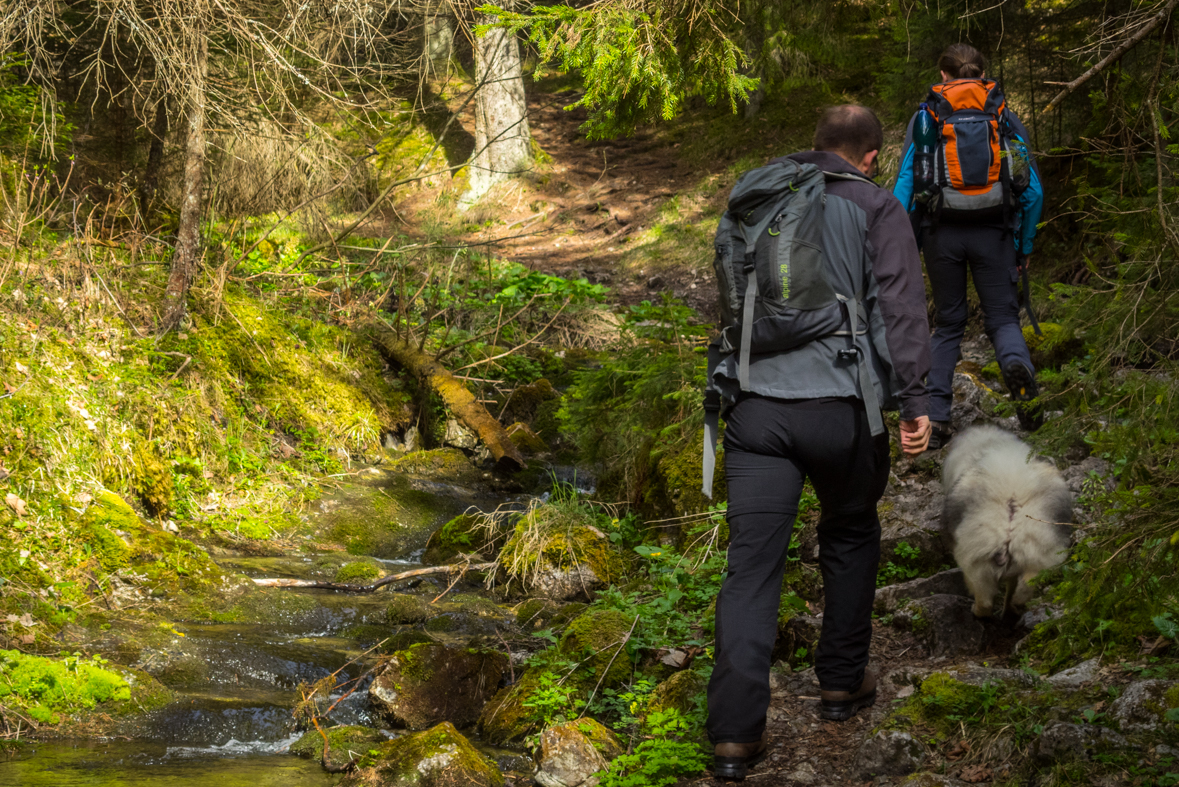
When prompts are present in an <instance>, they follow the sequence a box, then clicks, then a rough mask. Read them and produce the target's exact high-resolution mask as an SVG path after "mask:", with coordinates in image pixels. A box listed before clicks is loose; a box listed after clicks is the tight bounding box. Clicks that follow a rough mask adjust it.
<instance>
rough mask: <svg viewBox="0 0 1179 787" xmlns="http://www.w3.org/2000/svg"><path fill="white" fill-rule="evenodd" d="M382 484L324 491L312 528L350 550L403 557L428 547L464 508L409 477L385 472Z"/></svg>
mask: <svg viewBox="0 0 1179 787" xmlns="http://www.w3.org/2000/svg"><path fill="white" fill-rule="evenodd" d="M464 461H465V460H464ZM382 483H383V485H382V486H373V485H360V484H355V485H349V486H346V487H344V488H343V489H338V490H335V491H333V492H331V493H330V494H327V495H324V497H323V498H321V499H320V500H319V502H318V503H317V504H316V505H315V506H314V507H312V509H311V510H310V511H309V512H308V519H309V522H310V524H311V526H312V527H313V528H314V529H315V530H316V531H317V532H319V533H320V537H321V538H322V539H324V540H327V541H332V542H334V543H337V544H339V545H341V546H342V547H344V549H345V550H347V551H348V553H350V554H353V555H366V556H370V557H377V558H399V557H404V556H406V555H408V554H410V553H411V552H413V551H414V550H417V549H421V548H422V547H424V546H425V545H426V542H427V541H428V540H429V538H430V534H431V533H433V532H434V531H435V530H437V529H438V527H439V526H440V525H441V524H442V523H443V522H445V521H447V520H448V519H450V518H451V517H453V516H454V515H455V514H457V513H459V511H460V510H461V508H462V505H461V504H460V503H459V502H458V501H457V500H454V499H452V498H447V497H441V496H438V495H433V494H430V493H428V492H424V491H421V490H417V489H414V488H413V487H412V486H411V484H410V482H409V479H407V478H404V477H398V476H384V477H383V480H382Z"/></svg>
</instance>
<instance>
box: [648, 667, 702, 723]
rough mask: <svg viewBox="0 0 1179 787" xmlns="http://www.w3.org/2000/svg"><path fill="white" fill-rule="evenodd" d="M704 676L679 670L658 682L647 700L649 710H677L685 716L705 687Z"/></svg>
mask: <svg viewBox="0 0 1179 787" xmlns="http://www.w3.org/2000/svg"><path fill="white" fill-rule="evenodd" d="M706 686H707V684H706V683H705V680H704V678H702V677H701V676H700V673H698V672H695V671H693V670H681V671H679V672H677V673H675V674H674V675H672V676H671V677H670V678H668V679H667V680H665V681H663V682H662V683H660V684H659V685H658V686H656V687H655V689H654V690H653V691H652V692H651V698H650V700H648V702H647V709H648V710H650V711H664V710H669V709H675V710H678V711H679V712H680V713H682V714H684V715H685V716H686V715H687V714H688V713H690V712H691V710H692V707H693V706H694V705H695V704H696V702H697V700H699V699H700V698H701V697H702V696H703V694H704V690H705V688H706Z"/></svg>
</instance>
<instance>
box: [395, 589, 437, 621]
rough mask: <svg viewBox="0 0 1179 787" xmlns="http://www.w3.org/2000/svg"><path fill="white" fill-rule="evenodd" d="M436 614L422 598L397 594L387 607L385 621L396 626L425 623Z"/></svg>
mask: <svg viewBox="0 0 1179 787" xmlns="http://www.w3.org/2000/svg"><path fill="white" fill-rule="evenodd" d="M434 614H435V610H434V609H433V608H432V607H431V606H430V604H429V602H427V601H426V600H425V599H424V598H422V597H421V596H413V595H410V594H408V593H396V594H394V595H393V599H392V600H391V601H390V602H389V605H388V606H387V607H385V619H386V620H388V621H389V622H390V623H392V624H393V625H395V626H401V625H406V624H412V623H424V622H425V621H427V620H429V619H430V618H431V617H432V616H433V615H434Z"/></svg>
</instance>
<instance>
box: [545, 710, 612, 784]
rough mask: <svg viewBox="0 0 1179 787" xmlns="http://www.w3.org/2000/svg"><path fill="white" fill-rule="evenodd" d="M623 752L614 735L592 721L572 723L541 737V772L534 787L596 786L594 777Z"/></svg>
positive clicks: (558, 727)
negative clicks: (548, 786)
mask: <svg viewBox="0 0 1179 787" xmlns="http://www.w3.org/2000/svg"><path fill="white" fill-rule="evenodd" d="M623 751H624V749H623V747H622V744H621V743H620V742H619V741H618V738H617V737H616V736H615V735H614V733H612V732H610V731H609V730H608V729H606V728H605V727H603V726H602V725H601V724H599V723H598V722H597V721H595V720H594V719H590V718H582V719H573V720H572V721H567V722H564V723H562V724H557V725H554V726H552V727H549V728H548V729H547V730H545V731H544V732H542V733H541V734H540V753H539V755H540V756H539V757H538V760H539V765H540V770H539V772H538V773H537V774H536V783H537V784H543V785H557V784H567V785H569V784H572V785H580V784H591V783H593V784H596V783H597V779H595V778H594V774H596V773H599V772H601V771H604V770H605V769H606V768H607V767H609V764H610V760H612V759H613V758H615V757H617V756H619V755H620V754H622V752H623Z"/></svg>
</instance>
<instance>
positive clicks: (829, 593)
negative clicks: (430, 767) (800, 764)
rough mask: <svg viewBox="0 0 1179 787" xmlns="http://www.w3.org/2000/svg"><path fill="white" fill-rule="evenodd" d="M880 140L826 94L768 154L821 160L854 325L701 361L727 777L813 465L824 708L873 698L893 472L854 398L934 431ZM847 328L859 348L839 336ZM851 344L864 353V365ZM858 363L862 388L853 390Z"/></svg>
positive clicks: (740, 773)
mask: <svg viewBox="0 0 1179 787" xmlns="http://www.w3.org/2000/svg"><path fill="white" fill-rule="evenodd" d="M882 142H883V132H882V130H881V126H880V122H879V120H877V118H876V116H875V115H874V114H873V113H872V111H871V110H869V109H866V108H864V107H859V106H840V107H833V108H831V109H829V110H827V112H826V113H825V114H824V115H823V117H822V119H821V120H820V122H819V124H818V128H817V129H816V131H815V139H814V147H815V149H814V150H811V151H806V152H802V153H795V154H793V155H791V156H788V157H785V158H783V159H775V160H774V161H772V162H770V164H769V165H767V166H768V167H773V166H774V165H775V163H777V162H793V164H792V165H791V166H793V165H814V166H816V167H818V168H819V169H820V170H822V171H823V172H824V173H826V174H825V180H826V197H825V201H824V208H823V214H822V215H823V228H822V242H823V243H822V245H823V247H824V251H825V256H826V260H827V263H825V264H826V270H825V277H826V279H827V281H828V283H829V284H830V285H831V287H832V288H833V289H834V290H835V293H836V296H837V297H838V298H839V300H840V302H841V303H843V304H845V306H846V307H847V308H848V311H850V314H851V318H850V319H852V320H853V321H854V322H855V323H857V325H856V326H855V330H854V332H853V331H850V330H847V329H846V326H845V328H844V330H842V331H837V332H836V333H834V334H831V335H826V336H821V337H819V338H816V339H813V340H809V341H806V342H805V343H803V344H801V345H800V346H795V347H792V348H791V349H786V350H780V351H772V352H757V342H758V335H757V334H758V332H757V330H754V332H753V333H752V334H751V335H752V336H753V342H754V348H753V349H752V350H751V351H750V353H749V355H748V358H749V361H748V368H747V369H744V370H742V369H741V368H740V365H741V357H742V353H741V352H740V351H739V350H737V349H736V348H735V346H734V347H730V346H728V345H724V344H723V342H722V348H721V349H722V350H724V349H728V350H730V352H728V354H727V355H726V356H725V357H723V358H721V359H719V362H718V363H717V364H716V365H715V369H714V371H713V374H712V375H711V383H712V384H713V386H714V387H715V389H716V390H719V391H720V394H721V398H722V399H724V400H725V402H726V403H727V409H726V410H725V414H724V418H725V423H726V428H725V436H724V446H725V475H726V480H727V483H728V491H729V502H728V513H727V516H728V522H729V533H730V543H729V552H728V555H729V563H728V573H727V575H726V577H725V581H724V584H723V587H722V589H721V592H720V596H719V597H718V599H717V607H716V648H715V655H716V666H715V669H714V670H713V673H712V679H711V681H710V683H709V687H708V725H707V726H708V733H709V737H710V739H711V740H712V742H713V743H714V744H715V749H714V772H715V774H716V776H717V777H719V778H722V779H729V780H741V779H744V777H745V774H746V772H747V770H748V768H749V767H750V766H752V765H753V764H755V763H756V762H758V761H760V759H761V758H762V757H764V755H765V752H766V740H765V736H764V733H765V724H766V717H765V714H766V710H767V708H768V706H769V701H770V689H769V669H770V663H771V657H772V652H773V646H774V640H775V636H776V633H777V622H778V607H779V602H780V597H781V590H782V574H783V567H784V565H785V560H786V551H787V549H788V547H789V545H790V534H791V530H792V528H793V525H794V519H795V516H796V514H797V512H798V504H799V498H800V495H801V492H802V486H803V482H804V481H805V480H806V479H808V478H809V479H810V481H811V483H812V484H813V486H814V489H815V492H816V493H817V495H818V497H819V503H820V506H821V509H822V515H821V518H820V522H819V526H818V536H819V564H820V568H821V571H822V575H823V585H824V598H825V609H824V614H823V628H822V634H821V636H820V638H819V645H818V650H817V655H816V660H815V672H816V675H817V677H818V679H819V684H820V689H821V704H820V712H821V715H822V717H823V718H825V719H831V720H843V719H847V718H850V717H851V715H852V714H854V713H855V712H856V710H858V709H860V708H862V707H865V706H867V705H870V704H871V703H872V702H874V701H875V697H876V678H875V676H874V675H872V674H871V673H870V672H868V671H867V670H866V667H867V664H868V646H869V644H870V641H871V636H872V620H871V614H872V601H873V597H874V594H875V589H876V570H877V563H878V561H879V557H880V520H879V518H878V517H877V513H876V504H877V502H878V501H879V499H880V497H881V495H882V494H883V492H884V488H885V485H886V483H887V482H888V473H889V446H888V442H889V438H888V433H887V432H886V431H884V429H883V426H882V424H881V423H880V413H879V409H876V411H875V412H870V410H869V406H866V404H865V402H866V401H869V400H874V401H875V402H877V403H880V405H882V406H883V407H885V408H899V409H900V416H901V445H902V449H903V450H904V451H905V453H907V454H913V455H915V454H919V453H921V452H922V451H923V450H925V446H926V443H927V441H928V439H929V419H928V409H929V397H928V394H927V393H926V389H925V376H926V375H927V373H928V372H929V363H930V350H929V325H928V321H927V318H926V306H925V285H924V282H923V280H922V275H921V262H920V258H919V257H918V253H917V246H916V242H915V240H914V238H913V233H912V231H911V229H910V226H909V222H908V219H907V217H906V214H905V210H904V208H903V207H902V205H901V204H900V203H899V202H898V201H897V200H896V198H895V197H893V196H892V194H891V193H889V192H888V191H887V190H885V189H882V188H880V187H878V186H877V185H876V184H875V183H874V182H873V181H872V180H871V179H870V177H869V176H870V175H871V174H872V173H873V172H874V171H875V162H876V156H877V153H878V152H879V150H880V146H881V143H882ZM804 169H805V168H804ZM805 171H806V172H808V173H809V172H812V170H805ZM739 186H740V184H739ZM738 191H739V188H735V189H734V194H735V195H736V194H737V193H738ZM732 209H733V203H732V202H730V210H732ZM772 229H773V227H772V226H771V230H772ZM770 234H774V233H773V232H771V233H770ZM750 292H752V290H750ZM764 295H765V293H764V291H763V292H762V293H761V294H760V295H759V296H758V297H759V298H762V297H764ZM749 313H752V312H749ZM759 322H760V321H759ZM756 325H757V323H755V326H756ZM745 328H746V326H741V328H740V330H744V329H745ZM763 328H764V326H763ZM763 333H764V330H763ZM853 341H854V343H855V347H856V348H857V350H855V351H849V350H848V347H849V343H851V342H853ZM733 344H739V342H738V341H737V340H733ZM765 346H766V345H765V344H764V343H763V344H762V348H763V349H764V347H765ZM861 353H863V354H864V355H863V356H861V355H860V354H861ZM859 357H863V358H864V359H865V360H867V361H869V363H867V364H866V365H865V366H864V367H863V368H864V370H865V376H861V374H860V373H859V372H858V371H857V358H859ZM743 371H744V372H745V373H746V374H742V372H743ZM746 375H747V377H746ZM866 378H867V379H868V381H869V386H870V388H871V389H872V390H871V391H864V390H863V382H864V380H865V379H866ZM743 382H744V385H743V384H742V383H743ZM706 483H707V481H706Z"/></svg>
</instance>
